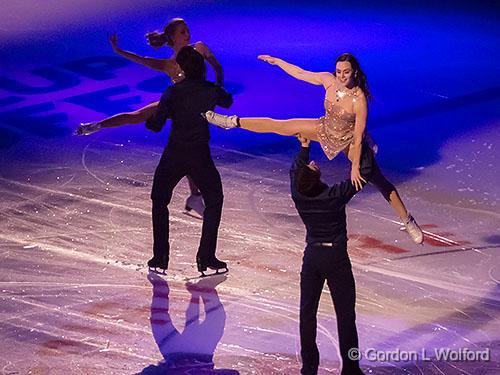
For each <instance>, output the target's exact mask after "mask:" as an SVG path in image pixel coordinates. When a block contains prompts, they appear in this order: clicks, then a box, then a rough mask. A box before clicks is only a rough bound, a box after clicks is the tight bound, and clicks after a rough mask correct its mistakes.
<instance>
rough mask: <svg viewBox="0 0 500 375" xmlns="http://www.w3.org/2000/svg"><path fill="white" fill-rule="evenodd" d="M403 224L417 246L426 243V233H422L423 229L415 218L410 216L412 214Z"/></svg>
mask: <svg viewBox="0 0 500 375" xmlns="http://www.w3.org/2000/svg"><path fill="white" fill-rule="evenodd" d="M403 224H404V229H405V230H406V232H407V233H408V235H409V236H410V238H411V239H412V240H413V242H415V243H417V244H421V243H423V242H424V233H423V232H422V229H420V227H419V225H418V224H417V222H416V221H415V219H414V218H413V216H411V215H410V213H408V217H407V218H406V220H404V221H403Z"/></svg>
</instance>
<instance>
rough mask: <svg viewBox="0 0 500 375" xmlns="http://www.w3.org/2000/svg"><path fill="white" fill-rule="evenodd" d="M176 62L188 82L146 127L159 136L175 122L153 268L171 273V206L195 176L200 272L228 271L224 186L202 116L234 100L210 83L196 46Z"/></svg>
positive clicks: (168, 94)
mask: <svg viewBox="0 0 500 375" xmlns="http://www.w3.org/2000/svg"><path fill="white" fill-rule="evenodd" d="M176 61H177V63H178V64H179V66H180V67H181V69H182V71H183V72H184V75H185V79H184V80H183V81H181V82H179V83H176V84H175V85H173V86H170V87H169V88H168V89H167V90H166V91H165V93H164V94H163V95H162V97H161V100H160V104H159V105H158V108H157V110H156V112H155V114H154V115H153V116H151V118H150V119H148V121H147V122H146V127H147V128H148V129H150V130H152V131H155V132H159V131H160V130H161V129H162V127H163V125H164V124H165V121H166V120H167V118H170V119H171V120H172V128H171V131H170V137H169V140H168V144H167V146H166V147H165V150H164V151H163V155H162V156H161V159H160V163H159V164H158V167H157V168H156V171H155V176H154V180H153V189H152V191H151V199H152V200H153V239H154V244H153V258H152V259H150V260H149V261H148V266H149V267H151V268H161V269H164V270H166V269H167V268H168V261H169V241H168V234H169V233H168V232H169V230H168V216H169V213H168V204H169V203H170V199H171V198H172V191H173V189H174V188H175V186H176V185H177V184H178V182H179V181H180V179H181V178H182V177H184V176H186V175H189V176H191V177H192V179H193V181H194V182H195V184H196V186H198V188H199V189H200V192H201V195H202V197H203V200H204V202H205V207H206V208H205V212H204V215H203V227H202V233H201V240H200V246H199V248H198V253H197V255H196V264H197V266H198V271H200V272H201V273H202V275H204V273H203V272H204V271H206V270H207V267H208V268H211V269H215V270H217V271H218V270H219V269H226V271H227V264H226V263H225V262H221V261H220V260H218V259H217V258H216V257H215V248H216V246H217V232H218V229H219V224H220V219H221V213H222V201H223V194H222V183H221V179H220V175H219V172H218V171H217V168H215V165H214V162H213V160H212V156H211V154H210V148H209V139H210V133H209V130H208V122H207V121H206V120H205V119H204V118H203V117H202V116H201V115H200V113H203V112H205V111H207V110H209V109H213V108H214V107H215V106H216V105H219V106H221V107H224V108H229V107H230V106H231V104H232V101H233V100H232V96H231V94H229V93H228V92H226V91H225V90H224V89H223V88H221V87H219V86H216V85H215V84H213V83H211V82H208V81H206V80H205V74H206V67H205V62H204V59H203V56H201V55H200V54H199V53H198V52H196V50H195V49H194V48H192V47H189V46H186V47H183V48H182V49H181V50H180V51H179V53H178V54H177V57H176Z"/></svg>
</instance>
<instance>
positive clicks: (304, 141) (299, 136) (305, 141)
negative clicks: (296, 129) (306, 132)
mask: <svg viewBox="0 0 500 375" xmlns="http://www.w3.org/2000/svg"><path fill="white" fill-rule="evenodd" d="M296 137H297V139H298V140H299V142H300V144H301V146H302V147H309V143H311V141H310V140H309V139H307V138H304V137H303V136H302V134H300V133H299V134H297V135H296Z"/></svg>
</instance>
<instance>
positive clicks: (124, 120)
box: [76, 102, 158, 135]
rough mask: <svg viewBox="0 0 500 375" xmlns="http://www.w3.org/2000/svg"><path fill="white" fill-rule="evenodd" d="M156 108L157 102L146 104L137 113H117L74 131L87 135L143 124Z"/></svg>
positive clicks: (82, 125)
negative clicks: (104, 129)
mask: <svg viewBox="0 0 500 375" xmlns="http://www.w3.org/2000/svg"><path fill="white" fill-rule="evenodd" d="M156 107H158V102H154V103H151V104H148V105H147V106H145V107H142V108H141V109H138V110H137V111H133V112H124V113H119V114H117V115H114V116H111V117H108V118H106V119H104V120H102V121H99V122H89V123H87V124H81V125H80V127H79V128H78V129H77V130H76V134H77V135H87V134H91V133H94V132H96V131H98V130H99V129H102V128H115V127H117V126H122V125H130V124H140V123H142V122H145V121H146V120H147V119H148V118H150V117H151V116H152V115H153V113H154V112H155V110H156Z"/></svg>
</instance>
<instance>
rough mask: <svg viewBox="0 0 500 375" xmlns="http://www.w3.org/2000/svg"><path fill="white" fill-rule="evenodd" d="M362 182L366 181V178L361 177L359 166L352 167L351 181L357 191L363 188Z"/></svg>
mask: <svg viewBox="0 0 500 375" xmlns="http://www.w3.org/2000/svg"><path fill="white" fill-rule="evenodd" d="M362 182H364V183H366V180H365V179H364V178H363V177H361V173H360V172H359V168H356V167H352V168H351V183H352V184H353V185H354V187H355V188H356V191H359V190H361V189H362V188H363V184H362Z"/></svg>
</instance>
